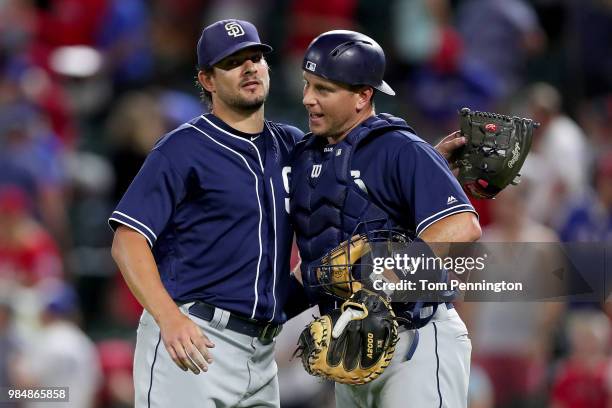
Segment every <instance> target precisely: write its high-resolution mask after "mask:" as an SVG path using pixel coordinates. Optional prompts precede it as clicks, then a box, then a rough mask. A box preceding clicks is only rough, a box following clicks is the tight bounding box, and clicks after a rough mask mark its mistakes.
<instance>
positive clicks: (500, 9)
mask: <svg viewBox="0 0 612 408" xmlns="http://www.w3.org/2000/svg"><path fill="white" fill-rule="evenodd" d="M457 27H458V29H459V32H460V33H461V36H462V37H463V40H464V42H465V53H466V55H465V60H466V61H467V62H469V63H470V64H474V65H476V66H478V67H479V70H483V71H489V72H490V75H494V76H496V77H497V80H496V82H497V83H498V85H499V87H500V97H502V98H503V97H504V96H508V95H511V94H512V93H514V92H515V91H516V90H517V87H518V86H519V85H521V84H522V82H523V75H524V69H525V63H526V61H527V58H528V57H529V56H530V55H532V54H535V53H538V52H540V51H542V50H543V48H544V45H545V36H544V33H543V32H542V30H541V28H540V25H539V22H538V17H537V15H536V14H535V11H534V9H533V7H532V6H531V5H530V4H529V3H528V2H526V1H524V0H504V1H499V0H466V1H461V2H460V4H459V7H458V9H457Z"/></svg>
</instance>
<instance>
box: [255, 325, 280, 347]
mask: <svg viewBox="0 0 612 408" xmlns="http://www.w3.org/2000/svg"><path fill="white" fill-rule="evenodd" d="M281 327H282V326H280V325H276V324H272V323H268V324H266V325H265V326H264V327H263V329H262V330H261V333H259V337H258V339H259V341H260V342H261V343H262V344H270V343H272V340H273V339H274V337H276V336H277V335H278V333H280V329H281Z"/></svg>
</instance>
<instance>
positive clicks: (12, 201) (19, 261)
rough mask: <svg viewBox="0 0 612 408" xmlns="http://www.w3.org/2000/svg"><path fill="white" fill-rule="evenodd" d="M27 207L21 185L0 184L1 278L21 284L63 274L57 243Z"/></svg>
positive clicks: (58, 276)
mask: <svg viewBox="0 0 612 408" xmlns="http://www.w3.org/2000/svg"><path fill="white" fill-rule="evenodd" d="M28 207H29V203H28V198H27V196H26V195H25V193H24V192H23V191H22V190H20V189H19V188H18V187H0V281H6V280H10V281H13V282H17V283H18V284H19V285H22V286H33V285H35V284H37V283H39V282H41V281H42V280H44V279H49V278H60V277H62V275H63V269H62V262H61V259H60V255H59V251H58V248H57V246H56V245H55V243H54V241H53V239H52V238H51V237H50V236H49V234H48V233H47V232H46V231H45V229H44V228H43V227H42V226H41V225H40V224H39V223H38V222H37V221H36V220H35V219H34V218H33V217H32V216H31V215H30V212H29V211H28Z"/></svg>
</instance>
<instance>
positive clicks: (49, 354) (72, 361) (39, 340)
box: [19, 281, 101, 408]
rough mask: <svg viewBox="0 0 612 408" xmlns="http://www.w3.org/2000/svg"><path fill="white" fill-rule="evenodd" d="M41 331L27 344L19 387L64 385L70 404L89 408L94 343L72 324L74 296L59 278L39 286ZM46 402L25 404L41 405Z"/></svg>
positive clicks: (96, 377)
mask: <svg viewBox="0 0 612 408" xmlns="http://www.w3.org/2000/svg"><path fill="white" fill-rule="evenodd" d="M39 295H40V296H42V297H43V305H44V306H43V311H42V312H41V315H40V323H41V330H40V332H39V333H37V334H36V336H34V337H33V338H30V339H29V340H31V344H28V345H27V349H28V353H27V354H25V355H24V357H23V359H22V361H20V366H19V386H21V387H68V388H69V398H70V405H71V406H74V407H79V408H80V407H82V408H90V407H93V406H94V399H95V397H96V394H97V392H98V388H99V383H100V378H101V374H100V363H99V360H98V355H97V353H96V348H95V345H94V344H93V343H92V341H91V340H90V339H89V338H88V337H87V336H86V335H85V333H83V332H82V331H81V329H80V328H79V327H78V326H77V325H76V323H75V321H76V320H77V319H78V313H79V310H78V298H77V294H76V292H75V291H74V289H73V288H72V287H71V286H70V285H68V284H65V283H63V282H61V281H55V282H49V283H48V284H46V285H44V286H42V287H41V288H40V291H39ZM47 404H48V403H29V404H26V405H25V406H26V407H27V408H29V407H32V408H33V407H44V406H47Z"/></svg>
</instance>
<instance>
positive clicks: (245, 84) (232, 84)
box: [212, 48, 270, 111]
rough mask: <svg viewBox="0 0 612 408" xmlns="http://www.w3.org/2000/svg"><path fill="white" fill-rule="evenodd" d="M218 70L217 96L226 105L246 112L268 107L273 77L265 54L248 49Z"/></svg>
mask: <svg viewBox="0 0 612 408" xmlns="http://www.w3.org/2000/svg"><path fill="white" fill-rule="evenodd" d="M214 68H215V69H214V75H213V77H212V81H213V83H214V87H215V92H214V94H215V95H216V96H217V97H218V99H220V100H221V102H222V103H224V104H225V105H227V106H229V107H232V108H235V109H239V110H246V111H252V110H257V109H259V108H260V107H261V106H262V105H263V104H264V102H265V101H266V98H267V97H268V91H269V90H270V76H269V74H268V63H267V62H266V60H265V59H264V58H263V54H262V52H261V51H258V50H254V49H249V48H247V49H245V50H242V51H239V52H237V53H235V54H232V55H230V56H229V57H227V58H224V59H223V60H221V61H220V62H219V63H218V64H216V65H215V67H214Z"/></svg>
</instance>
